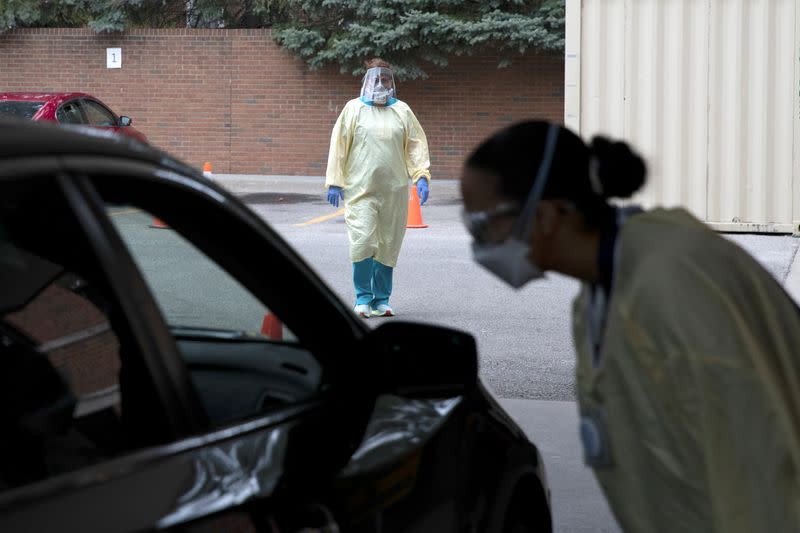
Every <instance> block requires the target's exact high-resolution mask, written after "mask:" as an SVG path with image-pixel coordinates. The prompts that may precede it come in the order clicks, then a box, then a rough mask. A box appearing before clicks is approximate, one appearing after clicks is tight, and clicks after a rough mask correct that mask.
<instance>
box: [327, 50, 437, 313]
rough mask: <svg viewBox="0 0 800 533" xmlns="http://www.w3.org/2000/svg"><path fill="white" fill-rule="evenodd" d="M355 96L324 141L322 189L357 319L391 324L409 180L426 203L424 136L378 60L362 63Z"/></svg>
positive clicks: (427, 176) (427, 177)
mask: <svg viewBox="0 0 800 533" xmlns="http://www.w3.org/2000/svg"><path fill="white" fill-rule="evenodd" d="M366 66H367V72H366V74H365V75H364V79H363V82H362V87H361V96H360V97H359V98H356V99H353V100H350V101H349V102H347V104H346V105H345V106H344V109H342V112H341V114H340V115H339V118H338V119H337V120H336V124H335V125H334V127H333V132H332V133H331V146H330V152H329V154H328V168H327V172H326V176H325V186H326V188H327V191H328V201H329V202H330V203H331V205H333V206H335V207H338V206H339V201H340V200H342V199H343V200H344V207H345V215H344V217H345V222H346V224H347V234H348V237H349V240H350V261H351V262H352V263H353V285H354V287H355V307H354V311H355V312H356V314H358V315H359V316H361V317H364V318H369V317H370V316H394V311H393V310H392V308H391V307H390V305H389V298H390V297H391V294H392V275H393V271H394V267H395V265H396V264H397V258H398V256H399V255H400V247H401V245H402V244H403V236H404V235H405V231H406V222H407V217H408V191H409V187H408V180H409V179H411V181H412V183H413V184H414V186H416V188H417V191H418V193H419V198H420V203H421V204H424V203H425V201H426V200H427V198H428V190H429V181H430V170H429V169H430V156H429V154H428V141H427V139H426V138H425V132H423V131H422V127H421V126H420V124H419V121H418V120H417V117H415V116H414V113H413V112H412V111H411V108H410V107H409V106H408V104H406V103H405V102H403V101H401V100H398V99H397V97H396V95H397V92H396V86H395V81H394V74H393V72H392V70H391V68H390V67H389V64H388V63H387V62H385V61H383V60H381V59H372V60H370V61H369V62H368V63H367V65H366Z"/></svg>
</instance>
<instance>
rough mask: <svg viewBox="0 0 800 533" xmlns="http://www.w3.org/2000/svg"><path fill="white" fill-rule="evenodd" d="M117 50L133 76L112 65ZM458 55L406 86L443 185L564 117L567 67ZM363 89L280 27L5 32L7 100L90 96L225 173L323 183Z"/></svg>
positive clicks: (402, 93)
mask: <svg viewBox="0 0 800 533" xmlns="http://www.w3.org/2000/svg"><path fill="white" fill-rule="evenodd" d="M107 47H121V48H122V68H121V69H107V68H106V52H105V49H106V48H107ZM496 65H497V58H496V57H491V56H486V55H484V56H476V57H467V58H456V59H455V60H453V61H452V63H451V66H450V67H449V68H448V69H446V70H443V71H442V70H435V71H434V70H432V71H431V72H430V74H431V76H430V78H428V79H427V80H417V81H409V82H402V81H401V82H399V83H398V96H399V97H400V98H401V99H402V100H405V101H406V102H408V103H409V104H410V105H411V108H412V109H413V110H414V112H415V114H416V115H417V117H418V118H419V120H420V122H421V124H422V126H423V128H424V129H425V131H426V133H427V135H428V141H429V143H430V147H431V159H432V171H433V175H434V178H436V177H448V178H453V177H457V176H458V173H459V169H460V166H461V162H462V161H463V158H464V157H465V156H466V155H467V153H468V152H469V150H470V149H471V148H472V147H473V146H474V145H475V144H476V143H478V142H479V141H480V140H481V139H482V138H484V137H485V136H486V135H487V134H489V133H490V132H492V131H494V130H496V129H498V128H501V127H503V126H505V125H507V124H509V123H511V122H514V121H516V120H520V119H524V118H532V117H538V118H548V119H552V120H557V121H559V122H560V121H562V119H563V105H564V98H563V92H564V91H563V79H564V70H563V59H562V57H561V56H560V55H547V54H535V53H534V54H529V55H528V56H526V57H524V58H522V59H520V60H517V61H516V62H515V64H514V65H513V66H512V67H511V68H508V69H499V70H498V69H497V68H496ZM359 82H360V80H358V79H356V78H353V77H351V76H345V75H340V74H338V73H337V72H335V71H334V70H333V69H330V70H327V71H321V72H309V71H308V70H307V69H306V67H305V65H304V64H303V63H302V62H300V61H298V60H296V59H294V58H293V57H292V56H291V55H289V54H288V53H286V52H284V51H283V50H281V49H280V48H279V47H278V46H277V45H276V44H275V43H274V41H273V40H272V38H271V35H270V30H188V29H175V30H161V29H160V30H132V31H130V32H126V33H124V34H119V35H97V34H95V33H94V32H92V31H90V30H82V29H35V30H16V31H13V32H10V33H5V34H0V91H23V90H30V91H34V90H35V91H39V90H52V91H68V90H69V91H73V90H75V91H85V92H89V93H92V94H94V95H96V96H98V97H99V98H100V99H101V100H103V101H105V102H106V103H107V104H108V105H109V106H111V107H112V108H113V109H114V110H115V111H116V112H117V113H119V114H126V115H129V116H131V117H133V119H134V126H136V127H137V128H138V129H140V130H142V131H143V132H144V133H145V134H146V135H147V136H148V137H149V139H150V141H151V142H152V143H153V144H155V145H157V146H159V147H161V148H164V149H165V150H167V151H169V152H171V153H173V154H175V155H177V156H178V157H180V158H182V159H184V160H186V161H188V162H189V163H191V164H193V165H195V166H198V167H199V166H201V165H202V164H203V162H204V161H209V162H211V163H212V164H213V166H214V172H218V173H237V174H289V175H322V174H324V173H325V165H326V162H327V152H328V143H329V140H330V130H331V127H332V126H333V123H334V121H335V120H336V117H337V115H338V113H339V111H340V110H341V108H342V106H343V105H344V104H345V102H346V101H347V100H348V99H350V98H354V97H357V96H358V91H359V88H360V84H359Z"/></svg>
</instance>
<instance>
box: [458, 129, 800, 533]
mask: <svg viewBox="0 0 800 533" xmlns="http://www.w3.org/2000/svg"><path fill="white" fill-rule="evenodd" d="M645 177H646V167H645V164H644V161H643V160H642V159H641V157H639V156H638V155H637V154H636V153H635V152H633V151H632V150H631V149H630V147H629V146H628V145H627V144H626V143H624V142H619V141H611V140H609V139H606V138H603V137H595V138H594V139H593V140H592V141H591V143H590V144H588V145H587V144H585V143H584V142H583V140H582V139H581V138H580V137H578V136H577V135H576V134H575V133H573V132H571V131H569V130H567V129H566V128H564V127H562V126H559V125H558V124H553V123H547V122H541V121H529V122H522V123H520V124H516V125H514V126H511V127H509V128H506V129H504V130H502V131H500V132H498V133H496V134H495V135H493V136H492V137H490V138H489V139H487V140H486V141H485V142H483V143H482V144H481V145H480V146H479V147H478V148H477V149H476V150H475V151H474V152H473V153H472V155H471V156H470V157H469V158H468V159H467V162H466V165H465V167H464V175H463V178H462V182H461V189H462V193H463V196H464V207H465V211H464V222H465V223H466V226H467V229H468V230H469V231H470V233H471V234H472V236H473V253H474V258H475V260H476V262H478V263H479V264H480V265H482V266H483V267H485V268H486V269H488V270H489V271H490V272H492V273H494V274H495V275H497V276H498V277H499V278H500V279H502V280H504V281H505V282H507V283H508V284H509V285H511V286H512V287H522V286H523V285H525V284H526V283H528V282H531V281H533V280H536V279H537V278H541V277H542V276H543V275H544V272H546V271H552V272H557V273H560V274H563V275H566V276H569V277H572V278H574V279H576V280H578V281H580V282H582V290H581V291H580V294H579V295H578V297H577V298H576V300H575V303H574V308H573V337H574V343H575V349H576V352H577V360H576V384H577V387H576V396H577V408H578V410H579V415H580V435H581V439H582V441H583V449H584V457H585V461H586V464H587V465H588V466H589V467H591V468H592V469H593V471H594V474H595V476H596V477H597V480H598V481H599V482H600V485H601V487H602V489H603V491H604V492H605V495H606V497H607V498H608V502H609V504H610V506H611V509H612V510H613V511H614V515H615V516H616V517H617V520H618V521H619V524H620V525H621V526H622V529H623V530H624V531H631V532H637V533H643V532H644V533H661V532H663V533H674V532H678V531H680V532H698V533H700V532H703V533H712V532H713V533H723V532H724V533H753V532H756V531H765V532H766V531H769V532H771V533H772V532H790V531H791V532H796V531H800V310H798V308H797V306H796V305H795V303H794V301H793V300H792V298H791V297H790V296H789V295H788V294H787V293H786V292H785V291H784V290H783V288H782V287H781V285H780V283H778V281H777V280H776V279H775V278H774V277H773V276H772V275H771V274H770V273H769V272H768V271H767V270H765V269H764V268H763V267H762V266H761V265H760V264H759V263H758V262H757V261H756V260H755V259H753V257H751V256H750V255H749V254H747V253H746V252H745V251H744V250H742V249H741V248H739V247H738V246H736V244H734V243H733V242H731V240H729V239H726V238H724V237H721V236H720V235H717V234H716V233H715V232H714V231H712V230H711V229H710V228H708V227H707V226H706V225H705V224H703V223H702V222H701V221H700V220H698V219H697V218H695V217H694V216H692V215H691V214H690V213H689V212H687V211H686V210H684V209H681V208H671V209H663V208H655V209H651V210H642V209H638V208H636V207H635V206H632V205H626V206H624V207H620V206H619V205H617V204H616V203H614V202H609V199H610V198H619V199H625V198H629V197H630V196H631V195H632V194H634V193H635V192H636V191H637V190H638V189H639V188H640V187H641V186H642V185H643V184H644V181H645ZM533 294H534V293H529V298H530V297H531V296H530V295H533ZM534 326H535V325H534V324H531V327H534Z"/></svg>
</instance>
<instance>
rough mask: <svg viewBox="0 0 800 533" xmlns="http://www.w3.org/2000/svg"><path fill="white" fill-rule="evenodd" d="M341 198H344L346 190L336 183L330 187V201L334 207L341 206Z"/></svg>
mask: <svg viewBox="0 0 800 533" xmlns="http://www.w3.org/2000/svg"><path fill="white" fill-rule="evenodd" d="M339 198H341V199H342V200H344V191H343V190H342V188H341V187H337V186H336V185H331V186H330V187H328V203H329V204H331V205H332V206H333V207H339Z"/></svg>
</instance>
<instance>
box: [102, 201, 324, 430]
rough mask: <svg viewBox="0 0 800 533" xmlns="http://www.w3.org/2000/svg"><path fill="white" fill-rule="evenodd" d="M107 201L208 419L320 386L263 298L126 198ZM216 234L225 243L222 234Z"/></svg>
mask: <svg viewBox="0 0 800 533" xmlns="http://www.w3.org/2000/svg"><path fill="white" fill-rule="evenodd" d="M107 209H108V214H109V216H110V217H111V219H112V221H113V223H114V225H115V226H116V228H117V230H118V232H119V234H120V236H121V238H122V239H123V241H124V242H125V243H126V244H127V246H128V250H129V251H130V253H131V255H132V257H133V259H134V261H135V262H136V265H137V266H138V267H139V269H140V271H141V272H142V275H143V277H144V279H145V281H146V283H147V285H148V286H149V289H150V291H151V293H152V294H153V296H154V298H155V300H156V302H157V303H158V306H159V307H160V309H161V312H162V314H163V316H164V318H165V320H166V322H167V325H168V326H169V329H170V331H171V332H172V334H173V336H174V338H175V340H176V344H177V346H178V350H179V353H180V355H181V357H182V359H183V361H184V364H185V365H186V368H187V372H188V374H189V376H190V379H191V382H192V384H193V385H194V387H195V391H196V392H197V395H198V398H199V399H200V402H201V404H202V406H203V407H204V409H205V415H206V416H207V418H208V420H209V421H210V422H211V424H212V425H213V426H221V425H226V424H228V423H232V422H235V421H240V420H244V419H249V418H252V417H254V416H258V415H261V414H262V413H264V412H268V411H272V410H274V409H280V408H282V407H284V406H287V405H292V404H295V403H298V402H302V401H305V400H308V399H311V398H313V397H315V396H316V395H318V394H319V392H320V390H321V387H322V367H321V365H320V364H319V362H318V361H317V359H316V358H315V357H314V356H313V355H312V353H311V352H310V351H309V350H308V349H307V348H306V347H305V346H304V345H303V344H302V343H300V342H299V340H298V339H297V337H296V336H295V335H294V333H293V332H292V331H291V330H290V329H289V328H288V327H286V325H285V324H284V323H283V321H282V320H281V317H280V316H279V315H277V314H276V313H274V312H273V311H272V310H271V309H269V308H268V307H267V306H266V305H265V303H264V302H263V301H262V300H260V299H259V298H258V297H257V296H255V295H254V294H253V293H252V292H251V291H250V290H248V289H247V288H246V287H245V286H244V285H242V283H240V282H239V281H238V280H237V279H236V278H235V277H234V276H233V275H231V274H230V273H229V272H228V271H227V270H226V269H225V268H224V267H222V266H221V265H220V264H219V263H218V262H217V261H215V260H213V259H212V258H211V257H209V256H208V255H206V253H204V252H203V251H201V250H200V249H199V248H198V247H197V246H195V244H193V243H192V242H190V241H189V240H188V239H187V238H186V237H184V236H182V235H181V234H179V233H178V232H177V231H174V230H173V229H171V228H169V227H165V225H164V224H163V222H161V221H160V220H159V219H157V218H155V217H154V216H153V215H152V214H150V213H148V212H147V211H144V210H143V209H141V208H139V207H134V206H130V205H109V206H108V208H107ZM204 216H213V214H212V213H204ZM218 238H219V239H221V240H222V244H223V245H224V244H225V242H226V241H225V237H224V235H220V236H219V237H218ZM275 283H280V280H275Z"/></svg>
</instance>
